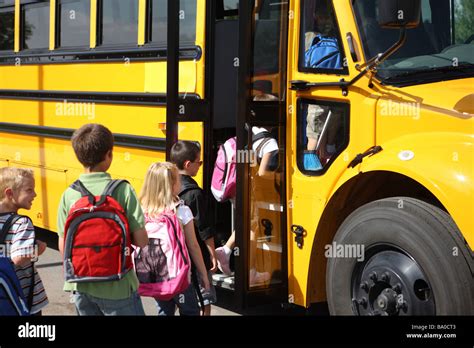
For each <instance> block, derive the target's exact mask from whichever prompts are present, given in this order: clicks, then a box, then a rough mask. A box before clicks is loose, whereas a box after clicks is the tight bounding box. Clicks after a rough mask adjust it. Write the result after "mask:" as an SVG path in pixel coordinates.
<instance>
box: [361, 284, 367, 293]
mask: <svg viewBox="0 0 474 348" xmlns="http://www.w3.org/2000/svg"><path fill="white" fill-rule="evenodd" d="M360 288H361V289H362V290H365V292H367V291H369V284H368V283H367V282H362V283H361V284H360Z"/></svg>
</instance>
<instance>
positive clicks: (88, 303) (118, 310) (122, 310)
mask: <svg viewBox="0 0 474 348" xmlns="http://www.w3.org/2000/svg"><path fill="white" fill-rule="evenodd" d="M74 305H75V306H76V311H77V314H78V315H145V311H144V310H143V305H142V300H141V298H140V296H139V295H138V293H137V292H133V293H132V295H131V296H130V297H129V298H126V299H123V300H107V299H103V298H97V297H94V296H91V295H89V294H86V293H80V292H77V291H76V292H75V293H74Z"/></svg>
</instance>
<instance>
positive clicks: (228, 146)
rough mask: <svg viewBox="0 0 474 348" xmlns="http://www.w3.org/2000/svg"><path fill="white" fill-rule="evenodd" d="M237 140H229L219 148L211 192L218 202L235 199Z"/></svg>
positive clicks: (234, 138)
mask: <svg viewBox="0 0 474 348" xmlns="http://www.w3.org/2000/svg"><path fill="white" fill-rule="evenodd" d="M236 149H237V138H236V137H233V138H230V139H228V140H227V141H226V142H225V143H224V144H223V145H221V146H220V147H219V151H218V152H217V159H216V164H215V165H214V172H213V173H212V182H211V191H212V194H213V195H214V197H215V198H216V200H217V201H218V202H225V201H227V200H228V199H230V198H234V197H235V193H236V192H235V189H236V184H235V181H236V174H237V173H236V160H235V158H236V152H237V150H236Z"/></svg>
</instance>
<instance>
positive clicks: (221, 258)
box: [216, 247, 232, 275]
mask: <svg viewBox="0 0 474 348" xmlns="http://www.w3.org/2000/svg"><path fill="white" fill-rule="evenodd" d="M216 259H217V267H218V268H219V269H220V271H221V272H222V273H224V274H227V275H231V274H232V271H231V270H230V267H229V260H230V254H226V252H225V250H224V247H219V248H217V249H216Z"/></svg>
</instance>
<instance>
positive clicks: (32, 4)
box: [20, 0, 51, 53]
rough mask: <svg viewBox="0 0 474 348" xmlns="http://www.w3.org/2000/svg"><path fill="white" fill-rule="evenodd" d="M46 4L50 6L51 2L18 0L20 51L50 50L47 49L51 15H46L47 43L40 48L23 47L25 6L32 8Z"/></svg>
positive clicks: (46, 0) (39, 51)
mask: <svg viewBox="0 0 474 348" xmlns="http://www.w3.org/2000/svg"><path fill="white" fill-rule="evenodd" d="M44 5H46V6H47V7H48V9H50V7H51V3H50V1H48V0H21V1H20V51H23V52H27V53H36V52H38V53H41V52H44V51H50V49H49V38H50V35H51V33H50V21H51V16H48V23H47V26H48V45H47V47H41V48H25V47H24V33H25V31H24V28H25V12H24V9H25V6H26V8H34V7H41V6H44Z"/></svg>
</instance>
